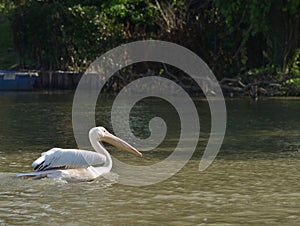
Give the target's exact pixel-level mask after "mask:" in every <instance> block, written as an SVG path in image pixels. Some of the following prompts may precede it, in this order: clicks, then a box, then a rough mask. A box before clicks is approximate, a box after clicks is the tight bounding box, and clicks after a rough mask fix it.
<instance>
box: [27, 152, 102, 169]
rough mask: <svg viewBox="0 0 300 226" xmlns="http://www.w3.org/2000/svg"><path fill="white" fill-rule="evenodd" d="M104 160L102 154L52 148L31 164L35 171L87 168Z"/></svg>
mask: <svg viewBox="0 0 300 226" xmlns="http://www.w3.org/2000/svg"><path fill="white" fill-rule="evenodd" d="M105 162H106V157H105V155H103V154H100V153H97V152H91V151H84V150H78V149H62V148H52V149H50V150H49V151H47V152H43V153H42V154H41V157H39V158H38V159H36V160H35V161H34V162H33V163H32V166H33V167H34V168H35V171H45V170H49V169H53V168H58V167H65V168H67V169H68V168H69V169H70V168H72V169H75V168H87V167H89V166H95V165H102V164H104V163H105Z"/></svg>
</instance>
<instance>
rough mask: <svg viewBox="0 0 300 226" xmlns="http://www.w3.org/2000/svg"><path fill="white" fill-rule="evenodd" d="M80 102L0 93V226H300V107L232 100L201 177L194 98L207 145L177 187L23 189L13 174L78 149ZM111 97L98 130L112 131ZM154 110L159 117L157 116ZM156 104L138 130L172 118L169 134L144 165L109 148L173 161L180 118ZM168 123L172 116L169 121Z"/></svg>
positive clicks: (203, 106)
mask: <svg viewBox="0 0 300 226" xmlns="http://www.w3.org/2000/svg"><path fill="white" fill-rule="evenodd" d="M72 97H73V94H72V93H69V92H63V93H0V163H1V165H0V225H19V224H20V225H29V224H30V225H41V224H43V225H58V224H64V225H209V224H214V225H239V224H248V225H262V224H265V225H271V224H272V225H298V224H299V223H298V222H299V216H300V215H299V210H300V186H299V179H300V173H299V166H300V153H299V150H300V137H299V136H300V135H299V134H300V118H299V112H300V99H266V100H260V101H258V102H257V103H254V102H252V101H250V100H245V99H235V100H227V110H228V124H227V132H226V137H225V140H224V144H223V146H222V149H221V151H220V153H219V155H218V156H217V159H216V160H215V161H214V163H213V164H212V165H211V166H210V167H209V168H208V169H207V170H206V171H204V172H198V170H197V169H198V165H199V160H200V157H201V155H202V153H203V151H204V148H205V145H206V142H207V139H208V134H209V128H210V123H209V121H210V114H209V111H208V106H207V103H206V101H204V100H201V99H198V100H197V99H195V103H196V105H197V108H198V111H199V115H200V122H201V137H200V141H199V144H198V147H197V150H196V153H195V154H194V156H193V158H192V159H191V160H190V161H189V162H188V164H187V165H186V166H185V167H184V168H183V169H182V170H181V171H179V172H178V173H177V174H176V175H175V176H173V177H171V178H170V179H168V180H166V181H164V182H161V183H158V184H154V185H151V186H146V187H131V186H125V185H122V184H118V183H117V181H116V180H117V177H118V175H117V174H116V173H115V172H114V170H113V172H112V173H111V174H109V175H107V177H106V178H99V179H97V180H96V181H93V182H86V183H65V182H64V181H59V180H50V179H43V180H35V181H26V180H19V179H16V178H15V177H14V176H15V174H16V173H20V172H27V171H31V170H32V168H31V162H32V161H33V160H34V159H35V158H37V157H38V156H39V155H40V153H41V152H42V151H45V150H48V149H50V148H51V147H55V146H58V147H66V148H72V147H76V142H75V140H74V137H73V131H72V125H71V109H72ZM113 99H114V97H112V96H101V97H100V100H99V102H98V107H97V116H96V121H97V124H99V125H100V124H101V125H103V126H105V127H107V129H109V130H111V124H110V107H111V103H112V101H113ZM157 109H159V112H158V113H155V112H157ZM172 110H174V109H172V107H171V106H170V105H168V104H166V103H165V102H163V101H161V100H157V99H149V100H145V101H142V102H140V103H139V104H138V106H136V107H135V108H134V109H133V112H132V117H131V119H132V121H133V122H132V129H133V132H134V133H135V134H136V135H137V136H140V137H147V136H148V135H149V131H147V126H148V124H147V122H148V121H149V118H151V117H153V116H154V115H156V114H159V115H160V116H161V117H165V118H166V122H167V124H168V129H169V132H168V135H167V137H166V139H165V141H164V142H163V144H162V145H161V146H159V147H158V148H157V149H156V150H154V151H150V152H146V153H144V157H143V158H142V159H138V158H137V157H134V156H131V155H127V154H124V153H122V152H119V151H117V150H113V148H111V147H109V150H110V151H111V153H112V155H113V156H115V157H116V158H118V159H120V160H122V161H124V162H126V163H130V164H135V165H139V164H141V165H149V164H152V163H154V162H158V161H160V160H162V159H164V158H165V157H166V156H168V155H169V154H170V153H171V152H172V150H173V148H174V147H175V146H176V143H177V140H178V137H179V133H178V131H179V128H180V127H179V124H178V115H177V114H176V113H171V112H172ZM166 116H167V117H166Z"/></svg>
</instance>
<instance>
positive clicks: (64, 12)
mask: <svg viewBox="0 0 300 226" xmlns="http://www.w3.org/2000/svg"><path fill="white" fill-rule="evenodd" d="M4 11H5V14H6V15H7V16H8V17H9V18H10V23H11V30H12V32H13V37H14V46H15V48H16V50H17V52H18V54H19V56H20V65H21V67H29V68H34V69H45V70H48V69H62V70H84V69H85V68H86V67H87V66H88V65H89V64H90V62H92V61H93V60H95V59H96V58H97V57H98V56H100V55H101V54H102V53H104V52H106V51H107V50H109V49H111V48H113V47H116V46H118V45H120V44H122V43H126V42H130V41H134V40H144V39H152V38H153V39H162V40H167V41H171V42H175V43H178V44H180V45H183V46H185V47H187V48H189V49H191V50H192V51H194V52H195V53H196V54H198V55H199V56H200V57H201V58H202V59H203V60H204V61H205V62H207V63H208V65H209V66H210V67H211V68H212V69H213V71H214V73H215V74H216V75H217V77H218V78H220V79H221V78H223V77H232V76H236V75H238V74H245V73H246V74H247V72H248V74H252V73H255V71H260V70H263V69H264V68H267V69H268V70H269V69H270V68H272V70H273V71H274V70H275V71H277V72H280V73H285V72H287V73H293V74H297V73H298V72H299V53H298V55H297V54H296V49H299V48H300V44H299V38H298V37H296V36H297V34H298V36H299V32H298V30H299V27H297V26H296V25H297V21H298V23H299V19H297V18H298V17H297V15H299V13H300V0H278V1H272V0H263V1H261V0H251V1H246V0H242V1H241V0H228V1H224V0H204V1H194V0H192V1H190V0H74V1H63V0H56V1H47V0H39V1H37V0H34V1H33V0H22V1H12V0H11V1H9V0H2V1H1V2H0V12H1V13H3V12H4ZM298 52H299V51H298ZM296 55H297V56H296ZM253 68H258V69H253ZM258 73H259V72H258Z"/></svg>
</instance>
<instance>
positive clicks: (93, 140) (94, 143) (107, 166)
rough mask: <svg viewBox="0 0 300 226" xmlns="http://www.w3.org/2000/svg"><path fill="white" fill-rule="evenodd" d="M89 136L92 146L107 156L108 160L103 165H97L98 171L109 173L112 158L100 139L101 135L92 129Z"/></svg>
mask: <svg viewBox="0 0 300 226" xmlns="http://www.w3.org/2000/svg"><path fill="white" fill-rule="evenodd" d="M89 138H90V142H91V145H92V147H93V148H94V150H95V151H96V152H98V153H100V154H103V155H104V156H105V157H106V161H105V163H104V165H103V166H100V167H95V169H96V170H97V171H99V173H100V174H103V173H108V172H110V170H111V168H112V159H111V156H110V154H109V153H108V151H107V150H106V149H105V148H104V147H103V145H102V144H101V143H100V142H99V141H98V140H99V137H98V134H97V132H96V131H95V130H92V131H90V133H89Z"/></svg>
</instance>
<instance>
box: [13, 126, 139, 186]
mask: <svg viewBox="0 0 300 226" xmlns="http://www.w3.org/2000/svg"><path fill="white" fill-rule="evenodd" d="M89 138H90V142H91V144H92V146H93V148H94V150H95V151H96V152H92V151H86V150H79V149H62V148H52V149H50V150H49V151H47V152H44V153H42V155H41V157H39V158H38V159H36V160H35V161H34V162H33V163H32V166H33V167H34V170H35V172H30V173H21V174H18V175H17V177H21V178H24V179H28V178H31V179H39V178H43V177H49V178H61V179H64V180H66V181H91V180H94V179H96V178H97V177H99V176H101V175H103V174H105V173H108V172H110V170H111V168H112V159H111V156H110V154H109V153H108V151H107V150H106V149H105V148H104V147H103V146H102V144H101V143H100V142H99V141H104V142H107V143H110V144H112V145H114V146H116V147H117V148H119V149H121V150H125V151H128V152H130V153H134V154H137V155H139V156H140V157H141V156H142V154H141V153H140V152H139V151H137V150H136V149H135V148H134V147H132V146H131V145H130V144H128V143H126V142H125V141H123V140H121V139H120V138H118V137H116V136H114V135H112V134H110V133H109V132H108V131H107V130H106V129H105V128H104V127H95V128H92V129H91V130H90V132H89Z"/></svg>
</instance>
